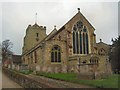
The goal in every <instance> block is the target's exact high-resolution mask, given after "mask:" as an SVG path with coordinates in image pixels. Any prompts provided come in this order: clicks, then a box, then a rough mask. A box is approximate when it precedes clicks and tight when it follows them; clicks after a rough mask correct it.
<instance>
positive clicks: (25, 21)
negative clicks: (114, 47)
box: [0, 0, 118, 54]
mask: <svg viewBox="0 0 120 90" xmlns="http://www.w3.org/2000/svg"><path fill="white" fill-rule="evenodd" d="M77 8H80V12H81V13H82V14H83V15H84V16H85V17H86V18H87V20H88V21H89V22H90V23H91V24H92V25H93V27H94V28H95V33H96V41H97V42H99V39H100V38H101V39H102V41H103V42H104V43H107V44H111V39H112V38H116V37H117V36H118V3H117V2H79V1H77V2H72V1H71V2H67V1H64V0H61V1H58V2H55V1H53V2H2V3H0V41H2V40H6V39H9V40H10V41H11V42H12V43H13V48H12V51H13V52H14V53H15V54H21V53H22V46H23V38H24V36H25V32H26V28H27V27H28V25H29V24H31V25H33V24H34V23H35V13H37V23H38V24H39V25H40V26H46V27H47V34H49V33H50V32H51V31H52V30H53V28H54V25H56V26H57V29H59V28H60V27H62V26H63V25H64V24H65V23H66V22H67V21H69V20H70V19H71V18H72V17H73V16H74V15H75V14H76V13H77V12H78V11H77Z"/></svg>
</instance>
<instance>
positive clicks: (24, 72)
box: [19, 70, 33, 75]
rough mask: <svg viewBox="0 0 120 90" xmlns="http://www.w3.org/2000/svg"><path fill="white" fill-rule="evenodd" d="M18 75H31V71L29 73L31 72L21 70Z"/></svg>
mask: <svg viewBox="0 0 120 90" xmlns="http://www.w3.org/2000/svg"><path fill="white" fill-rule="evenodd" d="M19 72H20V73H22V74H25V75H29V74H31V73H32V72H33V71H31V70H21V71H19Z"/></svg>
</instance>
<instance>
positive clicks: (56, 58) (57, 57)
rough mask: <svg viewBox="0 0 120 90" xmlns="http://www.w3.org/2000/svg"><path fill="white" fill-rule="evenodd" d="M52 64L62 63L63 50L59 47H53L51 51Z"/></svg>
mask: <svg viewBox="0 0 120 90" xmlns="http://www.w3.org/2000/svg"><path fill="white" fill-rule="evenodd" d="M51 62H61V50H60V47H59V46H58V45H55V46H53V48H52V51H51Z"/></svg>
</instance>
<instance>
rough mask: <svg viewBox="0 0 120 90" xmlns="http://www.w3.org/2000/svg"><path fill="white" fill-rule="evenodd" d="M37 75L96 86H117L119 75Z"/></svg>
mask: <svg viewBox="0 0 120 90" xmlns="http://www.w3.org/2000/svg"><path fill="white" fill-rule="evenodd" d="M37 75H40V76H45V77H48V78H53V79H57V80H63V81H69V82H73V83H78V84H86V85H90V86H93V87H98V88H118V87H119V86H118V78H120V75H118V74H113V75H111V76H109V77H107V78H105V79H99V80H80V79H78V78H77V74H75V73H40V72H37Z"/></svg>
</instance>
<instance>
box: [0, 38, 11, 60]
mask: <svg viewBox="0 0 120 90" xmlns="http://www.w3.org/2000/svg"><path fill="white" fill-rule="evenodd" d="M12 46H13V44H12V42H10V40H5V41H3V42H2V60H3V62H4V61H5V60H6V59H7V58H8V57H9V56H10V55H11V54H12V51H11V48H12Z"/></svg>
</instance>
